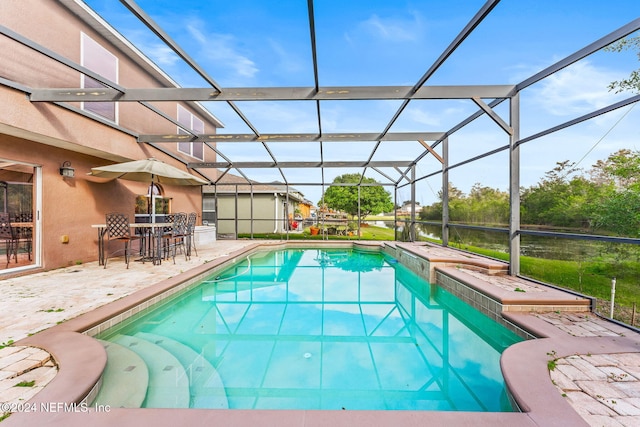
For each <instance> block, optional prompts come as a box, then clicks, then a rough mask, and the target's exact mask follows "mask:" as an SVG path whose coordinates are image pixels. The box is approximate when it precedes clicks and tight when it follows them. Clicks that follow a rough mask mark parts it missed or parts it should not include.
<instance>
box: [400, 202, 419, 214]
mask: <svg viewBox="0 0 640 427" xmlns="http://www.w3.org/2000/svg"><path fill="white" fill-rule="evenodd" d="M421 210H422V206H420V203H419V202H416V204H415V213H416V214H417V213H419V212H420V211H421ZM412 211H413V206H412V205H411V201H406V202H404V203H403V204H402V206H400V209H397V210H396V215H402V216H404V215H411V212H412Z"/></svg>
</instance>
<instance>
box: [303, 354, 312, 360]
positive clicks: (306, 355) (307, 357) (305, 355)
mask: <svg viewBox="0 0 640 427" xmlns="http://www.w3.org/2000/svg"><path fill="white" fill-rule="evenodd" d="M303 357H304V358H305V359H310V358H311V353H305V354H304V356H303Z"/></svg>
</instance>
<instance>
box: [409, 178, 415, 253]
mask: <svg viewBox="0 0 640 427" xmlns="http://www.w3.org/2000/svg"><path fill="white" fill-rule="evenodd" d="M410 218H411V228H409V240H410V241H412V242H415V241H416V165H413V166H411V217H410Z"/></svg>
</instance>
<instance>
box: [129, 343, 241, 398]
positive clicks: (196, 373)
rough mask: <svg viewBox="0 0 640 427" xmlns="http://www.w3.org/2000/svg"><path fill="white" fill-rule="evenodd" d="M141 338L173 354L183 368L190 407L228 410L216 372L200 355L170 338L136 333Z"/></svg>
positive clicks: (222, 386)
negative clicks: (189, 392)
mask: <svg viewBox="0 0 640 427" xmlns="http://www.w3.org/2000/svg"><path fill="white" fill-rule="evenodd" d="M135 336H136V337H139V338H143V339H145V340H147V341H149V342H151V343H153V344H155V345H157V346H160V347H162V348H163V349H165V350H167V351H168V352H170V353H171V354H173V355H174V356H175V357H176V358H177V359H178V360H179V361H180V363H181V364H182V366H184V368H185V371H186V375H187V377H188V379H189V385H190V389H191V407H192V408H209V409H228V408H229V402H228V400H227V394H226V392H225V389H224V385H223V384H222V379H221V378H220V375H219V374H218V371H217V370H216V369H215V368H214V367H213V366H212V365H211V363H209V361H208V360H207V359H205V358H204V357H203V356H202V355H201V354H199V353H197V352H196V351H194V350H193V349H192V348H191V347H189V346H188V345H186V344H183V343H181V342H179V341H176V340H173V339H171V338H167V337H163V336H160V335H156V334H151V333H148V332H138V333H137V334H135Z"/></svg>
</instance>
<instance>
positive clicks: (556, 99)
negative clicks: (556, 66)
mask: <svg viewBox="0 0 640 427" xmlns="http://www.w3.org/2000/svg"><path fill="white" fill-rule="evenodd" d="M617 78H618V75H617V74H616V73H614V72H613V71H611V70H607V69H605V68H598V67H596V66H594V65H592V64H591V63H590V62H589V61H586V60H585V61H581V62H578V63H576V64H574V65H572V66H570V67H568V68H566V69H564V70H562V71H559V72H557V73H555V74H553V75H551V76H549V77H547V78H546V79H544V80H543V81H542V82H540V83H539V88H537V87H536V88H535V89H534V90H535V91H536V94H535V98H536V100H537V101H538V103H539V105H540V106H541V107H543V108H544V109H545V110H546V111H547V112H549V113H551V114H553V115H556V116H565V115H577V114H584V113H587V112H590V111H593V110H596V109H598V108H602V107H604V106H606V105H609V104H611V103H612V102H614V100H615V96H614V95H612V94H611V93H610V92H609V90H608V89H607V86H608V85H609V83H610V82H612V81H613V80H616V79H617Z"/></svg>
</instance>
